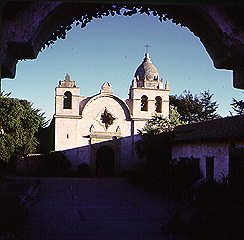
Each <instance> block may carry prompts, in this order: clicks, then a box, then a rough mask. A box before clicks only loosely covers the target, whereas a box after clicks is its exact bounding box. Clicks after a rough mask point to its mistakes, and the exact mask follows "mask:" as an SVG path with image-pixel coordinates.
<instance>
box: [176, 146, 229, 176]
mask: <svg viewBox="0 0 244 240" xmlns="http://www.w3.org/2000/svg"><path fill="white" fill-rule="evenodd" d="M191 156H192V157H194V158H200V160H199V165H200V169H201V172H202V174H203V177H204V178H206V158H205V156H208V157H213V156H214V178H215V179H216V180H217V181H218V180H220V179H221V178H222V177H223V176H222V174H221V172H222V173H223V174H224V175H225V176H226V175H228V166H229V143H228V142H227V143H218V142H209V143H188V144H187V143H181V144H175V145H174V146H173V147H172V158H173V159H174V158H177V160H179V157H191Z"/></svg>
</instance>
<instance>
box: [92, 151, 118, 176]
mask: <svg viewBox="0 0 244 240" xmlns="http://www.w3.org/2000/svg"><path fill="white" fill-rule="evenodd" d="M114 162H115V152H114V150H113V148H112V147H109V146H101V147H100V148H99V149H98V150H97V154H96V174H97V176H101V177H111V176H114V165H115V164H114Z"/></svg>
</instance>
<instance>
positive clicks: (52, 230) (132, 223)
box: [19, 178, 174, 240]
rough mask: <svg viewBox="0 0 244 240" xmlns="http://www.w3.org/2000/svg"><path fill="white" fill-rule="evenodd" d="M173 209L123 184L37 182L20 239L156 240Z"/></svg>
mask: <svg viewBox="0 0 244 240" xmlns="http://www.w3.org/2000/svg"><path fill="white" fill-rule="evenodd" d="M173 207H174V204H173V203H172V202H171V201H169V200H166V199H164V198H160V197H156V196H154V195H152V194H150V193H147V192H145V191H142V190H138V189H137V188H134V187H132V186H131V185H129V184H128V183H126V182H125V181H124V180H123V179H113V178H101V179H77V178H76V179H71V178H68V179H65V178H62V179H61V178H58V179H57V178H55V179H54V178H42V179H41V188H40V195H39V197H38V201H37V203H36V204H35V205H34V206H32V208H31V213H30V218H29V220H28V223H27V226H26V227H25V228H24V229H23V230H22V232H20V234H19V239H21V240H43V239H45V240H48V239H50V240H56V239H57V240H62V239H64V240H69V239H70V240H71V239H72V240H76V239H81V240H88V239H89V240H93V239H94V240H102V239H103V240H112V239H113V240H122V239H123V240H137V239H138V240H154V239H155V240H158V239H168V238H165V237H162V236H161V235H160V233H161V227H162V225H163V224H164V223H166V222H167V221H168V220H169V218H170V212H171V209H172V208H173Z"/></svg>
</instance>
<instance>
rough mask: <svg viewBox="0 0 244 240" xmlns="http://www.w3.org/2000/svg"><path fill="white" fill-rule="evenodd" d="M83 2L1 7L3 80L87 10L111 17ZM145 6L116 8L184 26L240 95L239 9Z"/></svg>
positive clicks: (243, 55)
mask: <svg viewBox="0 0 244 240" xmlns="http://www.w3.org/2000/svg"><path fill="white" fill-rule="evenodd" d="M84 2H85V1H84ZM84 2H82V1H80V2H77V3H73V2H28V3H26V4H27V6H26V7H25V8H23V5H22V2H20V3H16V2H15V3H13V2H8V3H7V4H5V8H3V13H4V16H3V24H2V78H14V77H15V67H16V64H17V60H18V59H34V58H36V57H37V55H38V53H39V51H40V50H41V47H42V46H43V45H44V43H45V42H46V41H47V40H48V39H50V37H51V36H52V34H53V33H54V32H57V30H58V29H59V30H60V29H61V30H65V29H67V30H69V27H70V24H71V23H72V22H73V20H74V19H77V18H79V17H80V16H81V15H82V16H84V15H85V14H87V12H89V11H91V10H94V11H95V12H94V15H99V13H100V12H101V11H103V9H105V10H106V11H105V15H106V14H107V15H109V14H110V11H109V10H108V9H109V8H108V6H111V4H108V3H107V1H106V0H104V1H99V3H100V4H99V3H95V4H94V3H92V4H87V3H84ZM101 2H102V3H101ZM143 3H144V4H140V2H139V3H138V2H135V3H134V4H133V2H132V3H131V4H120V5H123V6H125V5H126V8H127V9H129V11H128V15H132V14H134V13H135V8H133V7H142V8H146V7H150V9H151V10H152V11H154V12H155V14H156V15H157V13H162V14H165V15H164V17H163V19H164V18H168V19H173V20H174V21H175V22H178V23H181V24H182V25H183V26H186V27H187V28H188V29H189V30H190V31H192V32H193V33H194V35H195V36H197V37H199V38H200V40H201V42H202V44H203V45H204V46H205V48H206V50H207V52H208V54H209V56H210V57H211V58H212V60H213V63H214V66H215V67H216V68H219V69H229V70H234V75H233V77H234V87H237V88H243V89H244V70H243V67H242V66H243V63H244V36H243V26H242V21H241V19H242V17H243V8H242V7H239V6H238V7H226V6H202V5H201V6H197V5H187V4H186V3H185V2H182V5H166V3H167V4H168V3H169V2H168V1H160V2H159V3H158V4H152V3H150V1H146V3H145V1H144V2H143ZM178 4H179V3H178ZM189 4H190V3H189ZM96 9H98V10H96ZM30 15H32V16H33V17H34V21H29V20H28V16H30ZM83 23H84V22H83ZM20 25H21V28H20V27H19V26H20ZM58 34H60V32H59V33H58ZM61 35H62V34H61Z"/></svg>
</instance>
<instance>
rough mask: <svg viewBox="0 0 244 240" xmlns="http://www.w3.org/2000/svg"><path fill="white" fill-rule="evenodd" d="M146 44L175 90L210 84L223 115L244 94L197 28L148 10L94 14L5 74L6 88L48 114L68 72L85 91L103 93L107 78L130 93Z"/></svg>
mask: <svg viewBox="0 0 244 240" xmlns="http://www.w3.org/2000/svg"><path fill="white" fill-rule="evenodd" d="M145 44H149V45H150V46H151V47H150V48H149V54H150V58H151V60H152V62H153V64H154V65H155V66H156V68H157V69H158V72H159V74H160V77H161V78H163V79H165V80H168V81H169V83H170V89H171V90H170V94H171V95H174V94H177V95H179V94H181V93H182V92H183V91H184V90H190V91H191V92H192V93H193V94H199V93H200V92H203V91H204V90H208V89H209V90H210V92H211V93H214V96H213V100H215V101H217V102H218V103H219V108H218V112H219V114H220V115H221V116H227V115H228V114H229V111H230V110H231V107H230V102H231V99H232V97H235V98H236V99H238V100H240V99H243V90H238V89H234V88H233V87H232V71H227V70H217V69H215V68H214V66H213V62H212V60H211V59H210V57H209V56H208V54H207V52H206V50H205V48H204V46H203V45H202V43H201V42H200V40H199V39H198V38H197V37H195V36H194V35H193V33H191V32H190V31H189V30H188V29H187V28H185V27H180V26H177V25H175V24H173V23H171V22H170V21H167V22H162V23H161V22H160V21H159V20H158V18H157V17H154V16H147V15H145V14H144V15H133V16H131V17H125V16H114V17H112V16H108V17H106V18H104V19H95V20H93V21H92V22H91V23H89V24H88V25H87V26H86V27H85V28H83V29H82V28H80V27H76V26H74V27H73V29H72V30H71V31H69V32H68V34H67V37H66V39H65V40H58V41H56V43H55V44H54V45H51V47H48V48H46V49H44V50H43V51H42V52H41V53H39V55H38V58H37V59H35V60H26V61H20V62H19V63H18V64H17V74H16V77H15V79H13V80H10V79H3V81H2V89H3V90H4V91H5V92H11V93H12V94H11V96H12V97H17V98H21V99H27V100H29V101H31V102H33V103H34V107H36V108H41V109H42V110H43V111H44V112H45V116H46V118H47V119H51V118H52V116H53V114H54V103H55V99H54V97H55V87H56V86H58V82H59V80H63V79H64V77H65V74H66V73H69V75H70V76H71V80H75V81H76V82H77V86H78V87H80V94H81V95H82V96H91V95H94V94H96V93H98V92H99V91H100V88H101V85H102V84H103V83H104V82H106V81H108V82H109V83H110V84H111V85H112V88H113V90H114V93H115V94H116V95H117V96H119V97H122V98H127V96H128V88H129V86H130V83H131V80H132V79H133V76H134V73H135V71H136V68H137V67H138V66H139V65H140V64H141V62H142V59H143V58H144V54H145V48H144V47H143V45H145Z"/></svg>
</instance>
